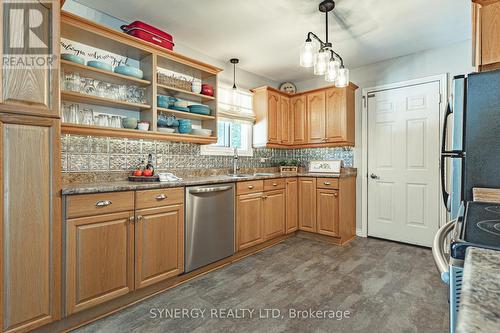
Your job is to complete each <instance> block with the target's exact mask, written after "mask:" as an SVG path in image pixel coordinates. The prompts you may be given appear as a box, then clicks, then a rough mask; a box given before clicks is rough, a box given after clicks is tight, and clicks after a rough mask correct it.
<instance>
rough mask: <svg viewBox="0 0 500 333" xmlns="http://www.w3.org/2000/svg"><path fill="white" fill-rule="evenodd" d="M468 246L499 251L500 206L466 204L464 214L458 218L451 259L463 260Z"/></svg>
mask: <svg viewBox="0 0 500 333" xmlns="http://www.w3.org/2000/svg"><path fill="white" fill-rule="evenodd" d="M469 246H474V247H484V248H489V249H492V250H499V251H500V204H495V203H488V202H468V203H467V208H466V210H465V214H463V217H462V216H459V219H458V222H457V225H456V229H455V237H454V239H453V241H452V244H451V257H453V258H455V259H461V260H463V259H464V257H465V250H466V249H467V247H469Z"/></svg>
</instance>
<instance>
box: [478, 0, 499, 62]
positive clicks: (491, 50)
mask: <svg viewBox="0 0 500 333" xmlns="http://www.w3.org/2000/svg"><path fill="white" fill-rule="evenodd" d="M479 13H480V33H481V65H482V66H485V67H486V69H488V70H489V69H495V68H499V67H500V38H499V37H498V36H500V2H496V3H493V4H491V5H487V6H482V7H481V8H480V9H479Z"/></svg>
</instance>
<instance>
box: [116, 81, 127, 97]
mask: <svg viewBox="0 0 500 333" xmlns="http://www.w3.org/2000/svg"><path fill="white" fill-rule="evenodd" d="M118 99H119V100H120V101H126V100H127V86H126V85H123V84H121V85H119V86H118Z"/></svg>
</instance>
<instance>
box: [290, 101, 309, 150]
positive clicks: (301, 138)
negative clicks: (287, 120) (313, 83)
mask: <svg viewBox="0 0 500 333" xmlns="http://www.w3.org/2000/svg"><path fill="white" fill-rule="evenodd" d="M290 109H291V112H290V113H291V114H292V118H293V122H292V128H293V131H292V133H293V139H292V141H293V143H294V144H302V143H305V142H306V132H307V131H306V129H307V123H306V118H307V115H306V97H305V96H297V97H293V98H292V99H291V102H290Z"/></svg>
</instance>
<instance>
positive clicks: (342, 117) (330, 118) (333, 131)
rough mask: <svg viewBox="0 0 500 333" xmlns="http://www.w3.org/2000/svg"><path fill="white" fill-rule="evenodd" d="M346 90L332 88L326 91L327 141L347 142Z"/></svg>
mask: <svg viewBox="0 0 500 333" xmlns="http://www.w3.org/2000/svg"><path fill="white" fill-rule="evenodd" d="M345 92H346V89H345V88H331V89H328V90H327V91H326V129H325V131H326V141H327V142H342V141H345V140H346V139H345V130H346V105H345V101H346V99H345Z"/></svg>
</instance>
